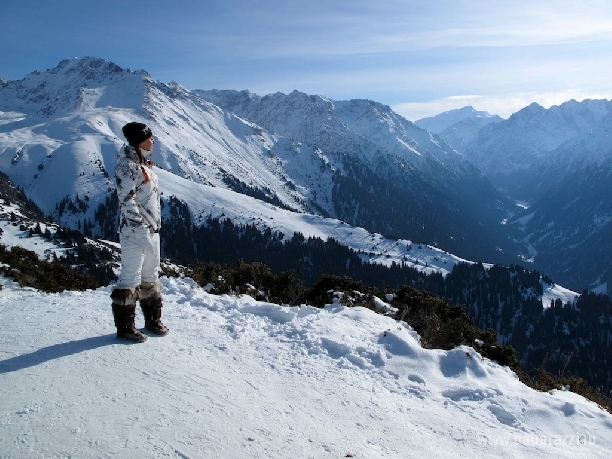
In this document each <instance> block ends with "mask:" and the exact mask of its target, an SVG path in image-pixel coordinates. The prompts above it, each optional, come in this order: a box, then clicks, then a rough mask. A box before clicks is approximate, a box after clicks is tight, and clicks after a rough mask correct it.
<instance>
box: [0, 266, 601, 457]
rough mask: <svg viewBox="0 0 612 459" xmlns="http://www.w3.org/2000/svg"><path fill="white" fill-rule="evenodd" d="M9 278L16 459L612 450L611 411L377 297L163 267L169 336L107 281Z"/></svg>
mask: <svg viewBox="0 0 612 459" xmlns="http://www.w3.org/2000/svg"><path fill="white" fill-rule="evenodd" d="M0 281H1V282H2V283H3V284H4V288H3V290H2V293H1V294H0V314H1V315H2V317H3V318H4V319H3V333H2V334H1V335H0V343H1V345H0V349H1V351H0V385H1V387H2V388H3V390H4V391H5V392H6V393H8V394H11V396H10V397H3V398H2V401H1V402H0V413H1V419H2V426H3V434H2V435H1V436H0V450H1V451H2V452H3V454H4V455H8V457H23V456H40V455H45V456H47V455H49V456H77V457H83V458H88V457H100V456H104V457H106V456H112V457H120V458H128V457H181V458H187V457H189V458H195V457H209V458H223V459H228V458H243V457H253V458H286V457H311V458H328V457H356V458H383V457H403V458H412V457H414V458H416V457H437V458H447V457H448V458H450V457H460V456H465V457H502V456H503V457H517V458H522V457H535V456H542V457H549V456H553V455H554V456H555V457H560V458H565V457H567V458H574V457H601V458H605V457H609V456H610V453H611V452H612V440H611V439H612V415H610V414H609V413H607V412H605V411H602V410H601V409H600V408H598V407H597V406H596V405H595V404H594V403H592V402H589V401H586V400H585V399H584V398H582V397H580V396H578V395H576V394H573V393H571V392H567V391H563V390H555V391H551V392H550V393H539V392H535V391H533V390H532V389H529V388H527V387H526V386H524V385H523V384H522V383H520V382H519V381H518V378H516V376H515V375H514V374H513V373H512V372H511V371H509V370H508V369H507V368H505V367H501V366H499V365H497V364H495V363H493V362H491V361H488V360H484V359H482V357H481V356H480V355H479V354H478V353H477V352H476V351H475V350H474V349H473V348H470V347H459V348H456V349H453V350H451V351H439V350H425V349H423V348H421V347H420V345H419V341H418V336H416V334H415V333H414V331H413V330H412V329H411V328H410V327H408V326H406V325H405V324H402V323H399V322H396V321H394V320H392V319H390V318H388V317H385V316H382V315H379V314H376V313H374V312H372V311H370V310H367V309H364V308H359V307H356V308H347V307H344V306H342V305H340V304H337V303H336V304H332V305H329V306H327V307H326V308H325V309H316V308H313V307H310V306H305V305H303V306H301V307H293V308H290V307H285V306H278V305H273V304H268V303H262V302H256V301H254V300H253V299H251V298H250V297H247V296H244V297H240V298H237V297H231V296H213V295H209V294H208V293H206V292H205V291H204V290H202V289H200V288H198V287H197V286H196V285H194V284H193V282H191V281H190V280H188V279H183V280H180V279H166V278H163V279H162V282H163V284H164V295H165V307H164V316H165V322H166V323H167V324H168V326H169V327H170V329H171V333H170V335H168V336H167V337H164V338H155V337H151V338H149V340H148V341H147V342H146V343H144V344H138V345H126V344H124V343H121V342H119V341H117V340H116V339H115V337H114V327H113V324H112V316H111V313H110V302H109V292H110V289H109V288H108V287H107V288H101V289H98V290H95V291H86V292H64V293H61V294H51V295H48V294H43V293H39V292H36V291H33V290H31V289H20V288H17V287H15V286H13V285H12V284H11V282H10V281H7V280H6V279H0ZM140 321H141V318H140V317H138V322H140ZM138 322H137V323H138ZM43 323H44V324H45V326H44V327H41V326H40V325H41V324H43Z"/></svg>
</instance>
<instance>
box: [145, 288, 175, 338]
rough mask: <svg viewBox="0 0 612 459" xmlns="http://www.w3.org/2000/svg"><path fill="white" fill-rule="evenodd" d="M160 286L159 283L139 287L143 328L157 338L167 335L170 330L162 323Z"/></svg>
mask: <svg viewBox="0 0 612 459" xmlns="http://www.w3.org/2000/svg"><path fill="white" fill-rule="evenodd" d="M161 288H162V285H161V284H160V283H159V282H147V283H143V284H142V285H141V286H140V308H141V309H142V314H143V315H144V318H145V328H146V329H147V330H149V331H150V332H151V333H154V334H156V335H159V336H164V335H167V334H168V332H169V331H170V330H168V327H166V326H165V325H164V324H163V323H162V321H161V316H162V307H163V304H162V296H161Z"/></svg>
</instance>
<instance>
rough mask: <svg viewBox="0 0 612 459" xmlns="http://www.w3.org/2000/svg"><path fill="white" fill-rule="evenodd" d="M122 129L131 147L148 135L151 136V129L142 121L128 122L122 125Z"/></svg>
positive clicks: (138, 143) (145, 138)
mask: <svg viewBox="0 0 612 459" xmlns="http://www.w3.org/2000/svg"><path fill="white" fill-rule="evenodd" d="M122 131H123V135H124V136H125V138H126V139H127V141H128V143H129V144H130V145H131V146H133V147H137V146H138V145H140V144H141V143H142V142H144V141H145V140H147V139H148V138H149V137H153V133H152V132H151V129H149V127H148V126H147V125H146V124H143V123H128V124H126V125H125V126H123V129H122Z"/></svg>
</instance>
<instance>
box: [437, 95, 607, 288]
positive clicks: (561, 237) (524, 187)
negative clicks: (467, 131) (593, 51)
mask: <svg viewBox="0 0 612 459" xmlns="http://www.w3.org/2000/svg"><path fill="white" fill-rule="evenodd" d="M611 137H612V102H610V101H607V100H585V101H583V102H576V101H569V102H566V103H564V104H561V105H559V106H554V107H551V108H550V109H544V108H543V107H541V106H540V105H537V104H531V105H530V106H528V107H525V108H524V109H522V110H520V111H518V112H517V113H515V114H514V115H512V116H511V117H510V118H509V119H508V120H504V121H500V122H497V123H492V124H490V125H488V126H485V127H484V128H482V129H481V130H480V131H479V132H478V135H477V136H476V138H474V140H473V141H472V142H471V143H470V145H469V146H468V147H467V148H466V149H465V155H466V157H467V158H468V159H469V160H470V161H472V162H473V163H474V164H475V165H476V166H478V167H479V168H480V169H481V170H482V172H483V173H484V174H485V175H486V176H487V177H489V178H490V180H491V181H492V182H493V184H495V185H496V186H497V187H499V189H500V190H501V191H502V192H504V193H506V194H507V195H508V196H509V197H511V198H513V199H515V200H517V201H522V202H523V203H524V204H527V206H528V207H530V208H529V209H528V210H526V211H525V212H524V213H522V214H519V215H517V216H515V217H514V218H513V219H511V220H510V221H509V226H512V227H516V228H519V229H520V230H521V232H522V235H521V236H517V237H518V238H520V239H521V240H522V241H523V243H524V244H525V246H527V247H528V250H527V251H526V252H525V255H524V256H525V260H531V261H533V262H534V264H535V266H536V267H537V268H538V269H540V270H542V271H544V272H546V273H548V274H549V275H551V276H553V277H554V278H555V279H556V280H557V281H558V282H561V283H563V284H564V285H567V286H570V287H571V288H573V289H577V290H579V291H581V290H583V289H585V288H589V289H596V290H598V291H602V292H607V291H608V288H607V286H608V285H612V258H610V257H609V256H607V255H606V254H608V253H610V250H609V242H608V241H609V237H608V235H609V234H610V231H612V230H611V229H609V228H608V226H609V224H610V220H611V216H612V208H611V207H610V204H609V203H610V202H611V200H612V193H611V192H610V190H609V187H608V186H607V185H606V183H607V182H608V181H609V177H610V176H611V175H612V143H611V142H610V138H611ZM447 140H448V141H449V143H450V144H451V145H453V142H452V141H451V140H450V139H447Z"/></svg>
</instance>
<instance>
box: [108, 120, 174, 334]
mask: <svg viewBox="0 0 612 459" xmlns="http://www.w3.org/2000/svg"><path fill="white" fill-rule="evenodd" d="M123 135H124V136H125V138H126V140H127V142H128V145H125V146H124V147H123V148H122V149H121V151H120V153H119V158H118V161H117V167H116V168H115V181H116V185H117V197H118V198H119V210H120V217H119V242H120V243H121V273H120V275H119V280H118V281H117V284H116V285H115V286H114V287H113V291H112V293H111V298H112V306H113V316H114V319H115V325H116V327H117V338H120V339H126V340H129V341H135V342H138V343H142V342H143V341H146V339H147V337H146V336H145V335H143V334H142V333H141V332H140V331H138V330H137V329H136V326H135V323H134V319H135V315H136V301H137V300H140V307H141V309H142V312H143V314H144V318H145V328H146V329H147V330H149V331H150V332H152V333H154V334H156V335H166V334H167V333H168V331H169V330H168V328H166V327H165V326H164V324H163V323H162V322H161V310H162V297H161V289H162V286H161V283H160V282H159V277H158V271H159V257H160V249H159V229H160V227H161V207H160V201H159V189H158V186H157V183H158V181H157V175H156V174H155V172H154V171H153V162H152V161H151V152H152V150H153V145H154V144H155V140H154V139H153V133H152V132H151V129H149V128H148V127H147V125H146V124H143V123H128V124H126V125H125V126H123Z"/></svg>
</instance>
